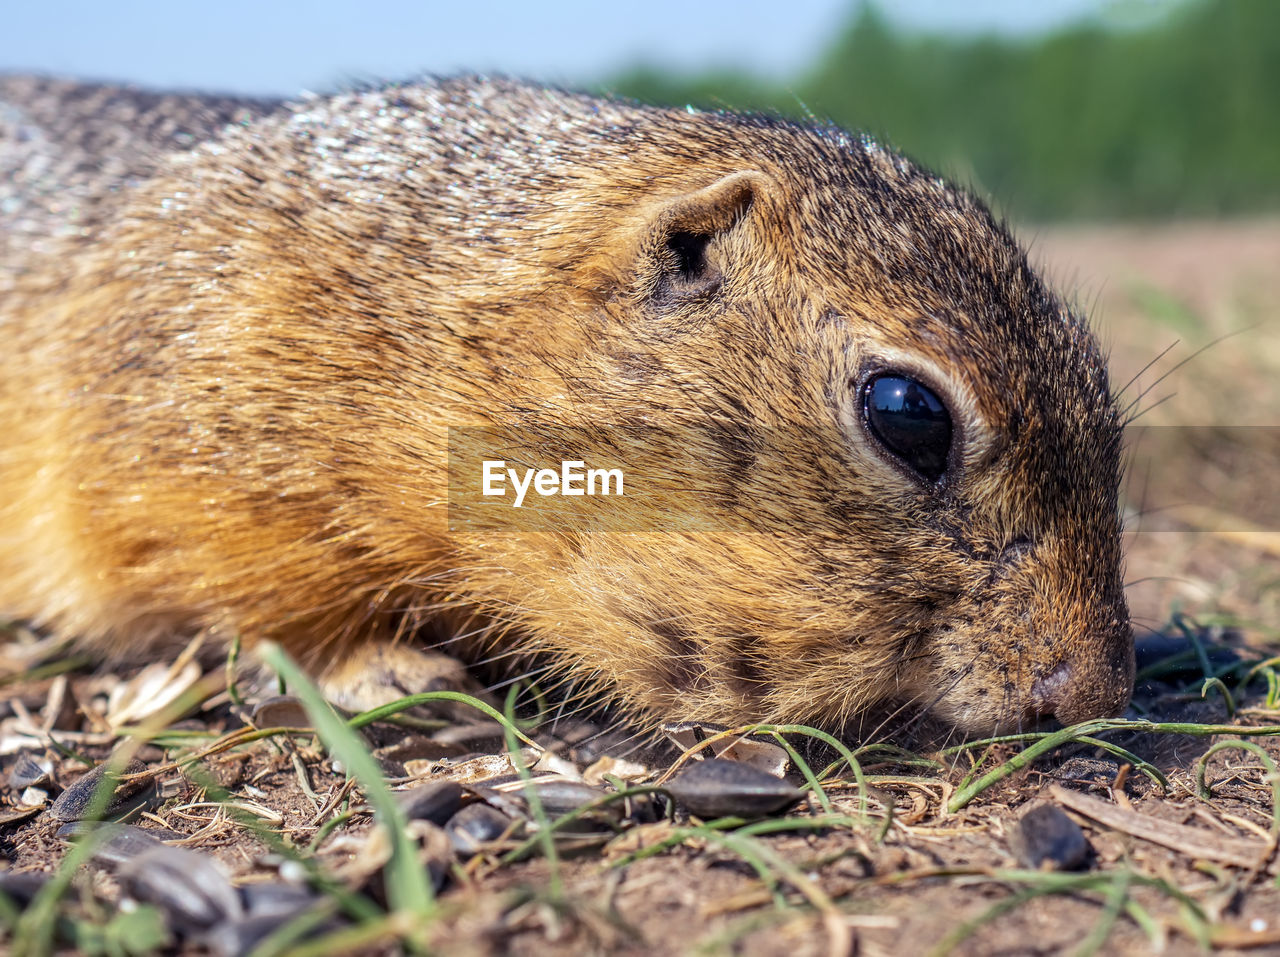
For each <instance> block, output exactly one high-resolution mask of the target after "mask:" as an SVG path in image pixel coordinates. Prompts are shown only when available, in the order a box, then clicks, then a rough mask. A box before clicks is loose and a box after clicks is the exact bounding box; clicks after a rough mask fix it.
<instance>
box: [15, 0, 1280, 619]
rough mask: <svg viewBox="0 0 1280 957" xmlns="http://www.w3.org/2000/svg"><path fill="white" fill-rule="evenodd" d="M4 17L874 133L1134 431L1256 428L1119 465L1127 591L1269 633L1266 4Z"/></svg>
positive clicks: (365, 9)
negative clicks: (1134, 424)
mask: <svg viewBox="0 0 1280 957" xmlns="http://www.w3.org/2000/svg"><path fill="white" fill-rule="evenodd" d="M3 23H4V30H3V32H0V70H3V71H38V72H44V73H58V74H64V75H71V76H77V77H84V78H94V79H108V80H120V81H128V82H134V83H138V84H143V85H147V86H153V87H164V88H184V89H204V90H213V91H227V92H239V93H251V94H262V95H272V96H293V95H296V94H297V93H298V92H299V91H301V90H304V89H308V90H315V91H319V92H324V91H329V90H336V89H341V88H342V87H344V86H350V85H352V84H353V83H368V82H371V81H378V80H397V79H407V78H410V77H413V76H417V75H421V74H424V73H450V72H457V71H461V70H470V71H487V72H501V73H506V74H511V75H516V76H521V77H526V78H529V79H534V80H539V81H543V82H550V83H557V84H563V85H568V86H572V87H579V88H587V89H591V90H595V91H601V92H611V93H617V94H621V95H625V96H630V97H634V98H637V99H640V100H644V101H648V102H653V103H661V104H669V105H681V106H682V105H687V104H693V105H698V106H703V107H708V108H712V109H721V108H729V109H763V110H769V111H773V112H777V113H781V114H785V115H787V116H792V117H797V118H801V119H805V118H812V119H816V120H819V121H827V120H830V121H834V122H835V123H837V124H840V125H842V126H846V127H852V128H858V129H864V130H868V131H870V132H871V133H873V134H874V135H876V136H877V137H879V138H882V139H884V140H886V141H887V142H889V143H891V144H893V145H895V146H897V147H898V148H900V149H902V150H903V151H905V152H907V153H908V154H910V155H912V156H913V157H915V158H916V159H918V160H920V161H922V162H924V163H925V164H928V165H931V166H933V167H935V168H937V169H939V170H941V171H942V172H943V173H945V174H946V175H948V176H950V177H952V178H954V179H956V180H958V181H959V182H961V183H963V184H965V185H968V186H971V187H972V188H973V189H975V190H976V191H978V192H979V193H980V194H982V195H983V196H985V197H986V198H987V199H989V200H990V201H991V202H992V203H993V205H994V206H995V207H996V208H997V209H998V210H999V211H1000V212H1001V213H1002V214H1004V215H1006V216H1008V217H1009V218H1010V219H1011V221H1012V222H1013V223H1014V224H1015V226H1016V228H1017V229H1018V231H1019V233H1020V235H1021V236H1022V238H1023V239H1024V241H1025V242H1026V243H1027V244H1028V245H1029V247H1030V249H1031V253H1032V256H1033V258H1035V259H1036V260H1037V261H1039V262H1040V263H1041V264H1042V265H1043V266H1044V267H1045V269H1046V270H1047V271H1048V273H1049V275H1050V277H1051V278H1052V279H1054V280H1055V281H1056V284H1057V285H1058V286H1059V288H1060V289H1062V290H1063V291H1064V292H1065V294H1066V295H1067V296H1068V297H1069V298H1071V299H1073V301H1075V302H1076V303H1077V304H1078V306H1079V307H1080V309H1081V310H1082V311H1085V312H1087V313H1088V314H1089V315H1090V316H1091V318H1092V319H1093V321H1094V322H1095V324H1096V325H1097V327H1098V328H1099V330H1100V333H1101V335H1102V337H1103V339H1104V340H1105V341H1106V342H1107V344H1108V345H1109V347H1110V349H1111V351H1112V365H1113V369H1114V372H1113V376H1114V380H1115V383H1116V384H1117V386H1119V385H1121V384H1124V383H1126V382H1130V385H1128V386H1127V387H1126V389H1125V392H1124V395H1125V396H1126V401H1128V400H1132V401H1134V402H1135V403H1136V404H1135V409H1136V410H1143V411H1142V415H1141V416H1140V417H1139V419H1138V422H1139V423H1141V424H1144V425H1158V426H1166V425H1175V426H1178V427H1180V428H1181V427H1185V426H1187V425H1197V426H1215V427H1222V426H1230V427H1241V426H1245V427H1251V428H1252V429H1253V430H1254V431H1245V432H1240V431H1236V432H1234V433H1232V435H1231V436H1230V437H1229V438H1230V440H1231V441H1230V443H1228V444H1230V445H1231V447H1232V449H1233V450H1234V451H1233V452H1232V454H1231V456H1230V457H1226V456H1224V455H1223V453H1222V448H1223V443H1222V442H1219V441H1215V440H1214V439H1213V434H1212V433H1209V432H1204V431H1203V430H1197V431H1196V432H1194V433H1192V432H1191V431H1190V430H1188V431H1186V432H1182V433H1176V434H1175V436H1174V438H1172V439H1169V438H1167V437H1166V438H1165V439H1164V440H1163V444H1161V445H1158V447H1159V448H1161V449H1162V450H1163V451H1161V452H1160V453H1159V454H1158V455H1156V456H1154V457H1153V456H1151V455H1146V456H1143V455H1141V454H1137V453H1135V458H1134V466H1135V467H1134V468H1133V469H1132V470H1131V472H1130V478H1129V501H1130V504H1131V527H1132V528H1133V529H1135V530H1140V531H1141V532H1151V533H1153V534H1135V535H1134V536H1132V546H1131V548H1130V567H1131V577H1132V578H1134V579H1135V582H1137V583H1136V584H1135V586H1134V589H1133V590H1132V591H1131V599H1133V601H1134V604H1135V611H1137V612H1138V614H1139V617H1140V618H1142V617H1144V616H1145V618H1146V620H1148V621H1156V620H1158V619H1160V618H1162V617H1163V616H1164V615H1166V614H1167V613H1168V611H1169V610H1170V608H1183V609H1187V610H1191V611H1195V612H1197V613H1199V614H1202V615H1214V614H1225V615H1228V616H1230V617H1232V618H1233V620H1248V621H1251V622H1254V623H1256V624H1257V625H1258V626H1259V627H1261V628H1263V629H1264V630H1267V631H1268V633H1269V634H1271V635H1272V636H1273V637H1280V630H1277V624H1278V623H1280V562H1277V560H1276V559H1277V557H1280V534H1277V533H1278V532H1280V517H1277V516H1280V510H1278V509H1277V504H1278V502H1280V499H1278V497H1277V493H1276V491H1275V489H1274V485H1275V481H1274V475H1275V472H1276V469H1277V468H1280V443H1277V436H1280V388H1277V382H1280V335H1277V319H1278V318H1280V2H1277V0H1038V2H1034V3H1028V2H1026V0H967V2H964V3H956V2H952V0H898V2H889V0H884V2H862V0H785V2H779V0H768V2H757V0H737V2H734V0H703V2H701V3H690V2H688V0H651V2H649V3H646V4H644V5H643V6H641V5H633V6H626V5H621V4H602V3H599V2H598V0H564V2H542V3H493V2H483V0H477V2H473V3H469V4H457V3H443V2H440V3H436V2H431V3H428V2H418V3H413V2H408V0H401V2H385V0H384V2H377V0H373V2H363V3H359V4H357V3H355V2H352V0H313V2H310V3H307V4H305V5H304V4H272V3H264V2H262V0H255V2H249V0H223V2H220V3H218V4H198V5H197V4H181V3H171V2H169V3H150V2H149V3H128V2H125V3H112V4H102V3H83V2H82V3H67V2H46V3H40V4H25V3H24V4H9V5H8V9H6V11H5V13H4V16H3ZM1130 380H1132V381H1130ZM1192 434H1194V435H1195V436H1196V440H1195V441H1194V442H1192V441H1190V439H1184V438H1183V436H1184V435H1185V436H1191V435H1192ZM1223 441H1226V440H1223ZM1224 463H1229V464H1224ZM1187 501H1189V502H1192V503H1194V505H1195V506H1196V508H1197V509H1199V511H1198V512H1197V511H1195V510H1194V509H1193V510H1191V511H1187V510H1185V509H1182V510H1181V511H1180V510H1179V509H1178V508H1171V505H1180V504H1181V503H1184V502H1187ZM1186 532H1193V533H1194V534H1189V535H1188V534H1180V533H1186ZM1139 579H1141V581H1138V580H1139Z"/></svg>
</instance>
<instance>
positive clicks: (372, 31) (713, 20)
mask: <svg viewBox="0 0 1280 957" xmlns="http://www.w3.org/2000/svg"><path fill="white" fill-rule="evenodd" d="M856 2H857V0H768V2H760V0H740V2H736V3H735V2H729V0H703V2H696V0H650V2H648V3H646V4H644V5H640V4H635V5H627V4H619V3H613V4H611V3H609V2H608V0H563V2H551V0H543V2H539V0H525V2H518V3H517V2H502V3H499V2H485V0H471V2H469V3H468V2H459V0H444V2H438V0H433V2H416V3H414V2H408V0H400V2H393V0H370V2H365V3H355V2H351V0H313V2H310V3H275V2H271V0H220V2H218V3H191V2H183V0H168V2H164V3H158V2H129V0H122V2H117V3H111V2H104V0H94V2H84V0H81V2H58V0H48V2H24V0H13V2H10V3H8V4H7V5H6V6H7V7H8V9H6V10H5V13H4V16H3V24H4V29H3V31H2V32H0V70H2V71H5V72H12V71H39V72H47V73H61V74H69V75H73V76H81V77H90V78H101V79H116V80H128V81H133V82H137V83H143V84H146V85H150V86H161V87H184V88H203V89H210V90H213V89H218V90H226V91H235V92H245V93H274V94H291V93H295V92H297V91H299V90H301V89H304V88H305V89H318V90H324V89H331V88H333V87H335V86H340V85H342V84H343V83H344V82H345V81H350V80H353V79H364V80H368V79H404V78H407V77H409V76H411V75H413V74H415V73H421V72H439V73H445V72H452V71H458V70H489V71H499V72H504V73H511V74H515V75H520V76H527V77H531V78H536V79H541V80H546V81H554V82H563V83H570V84H572V83H583V82H589V81H592V80H597V79H602V78H606V77H608V76H609V75H610V74H612V73H616V72H618V71H619V70H621V69H623V68H625V67H627V66H630V65H633V64H635V63H638V62H641V61H645V62H649V63H651V64H654V65H656V66H660V67H671V68H679V69H700V68H704V67H708V66H725V65H732V66H739V67H748V68H752V69H754V70H755V71H757V72H759V73H762V74H765V75H768V76H773V77H780V76H787V75H790V74H793V73H794V72H795V71H797V70H799V69H800V68H802V67H803V66H804V65H806V64H807V63H809V62H811V60H812V58H813V57H814V56H815V55H816V54H817V52H818V51H820V50H821V49H822V48H823V46H824V45H825V44H826V43H827V42H828V40H829V39H830V37H831V35H832V33H833V31H835V30H836V29H838V28H839V26H840V25H841V24H842V23H844V22H845V21H846V19H847V17H848V16H849V11H850V9H851V8H852V6H853V4H854V3H856ZM1165 2H1167V0H1121V3H1122V5H1124V6H1127V7H1134V6H1139V7H1143V6H1153V5H1160V4H1161V3H1165ZM879 6H880V8H881V9H882V10H884V11H885V12H887V13H888V14H889V15H890V16H891V18H893V19H895V20H897V21H899V22H903V23H908V24H911V25H913V26H918V27H925V28H928V29H934V30H938V31H955V30H962V31H983V30H997V31H1001V32H1005V33H1027V32H1034V31H1037V30H1041V29H1045V28H1048V27H1051V26H1053V25H1055V24H1058V23H1062V22H1065V21H1070V20H1076V19H1079V18H1081V17H1085V16H1090V15H1096V14H1098V12H1099V11H1101V10H1104V9H1113V8H1115V7H1116V6H1117V0H896V2H895V0H882V2H881V3H880V4H879Z"/></svg>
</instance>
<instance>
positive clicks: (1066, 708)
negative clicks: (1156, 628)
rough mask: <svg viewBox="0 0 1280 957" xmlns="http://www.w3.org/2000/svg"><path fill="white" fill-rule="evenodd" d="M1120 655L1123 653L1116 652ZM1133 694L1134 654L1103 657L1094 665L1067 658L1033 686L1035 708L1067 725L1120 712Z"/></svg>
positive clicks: (1037, 711)
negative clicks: (1113, 657) (1075, 662)
mask: <svg viewBox="0 0 1280 957" xmlns="http://www.w3.org/2000/svg"><path fill="white" fill-rule="evenodd" d="M1116 657H1117V659H1120V658H1123V657H1124V656H1123V655H1118V656H1116ZM1132 694H1133V662H1132V657H1131V656H1130V660H1129V661H1128V662H1125V661H1123V660H1114V661H1112V660H1104V661H1099V662H1096V663H1095V664H1094V666H1093V667H1079V666H1077V665H1075V664H1073V663H1072V662H1070V661H1064V662H1062V663H1061V664H1059V665H1058V666H1057V667H1056V668H1054V669H1053V670H1052V671H1050V672H1049V673H1048V674H1047V675H1045V676H1044V677H1043V678H1040V679H1038V680H1037V681H1036V682H1035V684H1034V685H1032V686H1031V700H1032V707H1031V710H1032V712H1033V713H1034V714H1035V715H1036V716H1037V717H1041V716H1047V715H1052V716H1053V717H1054V718H1056V719H1057V720H1058V722H1059V723H1060V724H1061V725H1063V726H1064V727H1065V726H1067V725H1072V724H1078V723H1079V722H1081V721H1088V720H1090V719H1091V718H1109V717H1114V716H1115V715H1118V714H1120V713H1121V712H1122V711H1123V710H1124V709H1125V706H1126V705H1128V703H1129V698H1130V696H1131V695H1132Z"/></svg>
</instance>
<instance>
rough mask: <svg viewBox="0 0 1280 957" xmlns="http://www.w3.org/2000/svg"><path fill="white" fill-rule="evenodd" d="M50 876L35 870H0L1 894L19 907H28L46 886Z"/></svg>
mask: <svg viewBox="0 0 1280 957" xmlns="http://www.w3.org/2000/svg"><path fill="white" fill-rule="evenodd" d="M48 879H49V878H48V876H47V875H45V874H40V873H37V872H35V871H29V872H26V873H22V874H13V873H10V872H9V871H0V894H4V896H5V897H7V898H9V900H11V901H13V902H14V903H15V904H17V905H18V906H19V907H26V906H27V905H28V904H30V903H31V902H32V901H33V900H34V899H35V896H36V895H37V894H38V893H40V889H41V888H42V887H44V885H45V882H46V881H47V880H48Z"/></svg>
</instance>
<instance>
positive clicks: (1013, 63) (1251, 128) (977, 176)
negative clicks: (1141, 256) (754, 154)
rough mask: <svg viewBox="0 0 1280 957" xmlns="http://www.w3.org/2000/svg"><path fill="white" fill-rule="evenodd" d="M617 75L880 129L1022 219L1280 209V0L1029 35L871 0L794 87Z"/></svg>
mask: <svg viewBox="0 0 1280 957" xmlns="http://www.w3.org/2000/svg"><path fill="white" fill-rule="evenodd" d="M608 88H609V89H610V90H613V91H615V92H619V93H622V94H624V95H628V96H632V97H635V98H636V99H639V100H643V101H646V102H652V103H664V104H670V105H685V104H694V105H698V106H702V107H708V108H717V109H723V108H732V109H766V110H772V111H774V112H778V113H782V114H784V115H789V116H806V115H808V116H813V117H818V118H821V119H831V120H832V121H834V122H836V123H838V124H840V125H842V126H846V127H851V128H856V129H863V130H867V131H869V132H871V133H872V134H874V135H876V136H878V137H881V138H883V139H884V140H886V141H887V142H890V143H892V144H893V145H895V146H897V147H898V148H900V149H902V150H904V151H905V152H907V153H908V154H910V155H912V156H915V157H917V158H919V159H920V160H921V161H922V162H924V163H927V164H929V165H931V166H934V167H936V168H940V169H942V170H944V171H945V172H947V173H948V174H949V175H951V176H952V177H954V178H956V179H958V180H960V181H961V182H966V183H971V184H973V185H976V186H977V187H978V188H979V189H980V190H982V191H984V192H986V193H988V194H990V195H993V196H994V197H995V198H996V201H997V203H998V204H999V205H1002V206H1004V207H1005V208H1006V209H1010V210H1012V211H1014V212H1016V213H1017V215H1018V216H1019V217H1020V218H1024V219H1026V218H1042V219H1049V218H1057V219H1063V218H1069V219H1083V218H1099V217H1102V218H1115V217H1118V216H1121V217H1144V218H1152V217H1169V216H1205V215H1230V214H1251V213H1259V212H1265V211H1275V210H1278V209H1280V2H1277V0H1187V2H1183V3H1180V4H1177V5H1175V6H1174V7H1173V8H1172V9H1171V10H1170V11H1169V12H1168V14H1167V15H1165V16H1163V17H1161V18H1158V19H1156V20H1154V21H1151V20H1149V19H1148V20H1146V21H1145V22H1140V23H1138V24H1136V25H1131V26H1116V25H1104V24H1103V23H1095V22H1085V23H1081V24H1078V25H1073V26H1070V27H1066V28H1064V29H1061V30H1058V31H1056V32H1054V33H1050V34H1047V35H1044V36H1037V37H1032V38H1024V39H1011V38H1006V37H998V36H977V37H973V36H968V37H954V36H942V35H934V34H919V33H911V32H906V31H903V30H900V29H898V28H895V27H894V26H893V24H891V23H890V22H889V21H888V20H887V19H886V18H885V17H884V16H883V15H882V14H881V13H880V11H879V10H878V9H877V7H876V6H875V5H874V4H872V3H870V2H868V3H862V4H859V5H858V6H857V7H856V8H855V9H854V11H853V14H852V16H851V18H850V21H849V23H848V26H847V27H846V28H845V29H844V30H843V31H842V32H841V33H840V34H839V35H838V36H837V37H836V39H835V41H834V42H833V43H832V44H831V46H830V48H829V49H828V50H827V51H826V52H825V53H824V54H823V55H822V56H821V57H820V59H819V61H818V62H817V63H816V64H815V65H814V67H813V69H812V70H810V71H809V72H808V73H806V74H805V75H803V76H800V77H797V78H795V80H794V81H793V82H792V83H791V84H788V85H786V86H785V87H784V86H782V85H772V84H769V83H766V82H764V81H761V80H759V79H756V78H753V77H752V76H750V75H749V74H747V73H738V74H735V73H730V72H723V71H722V72H719V73H716V74H706V75H702V76H695V77H686V76H672V75H670V74H662V73H659V72H657V71H655V70H652V69H643V68H641V69H636V70H633V71H631V72H630V73H628V74H626V75H624V76H621V77H618V78H616V79H615V80H614V82H612V83H610V84H609V85H608Z"/></svg>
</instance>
